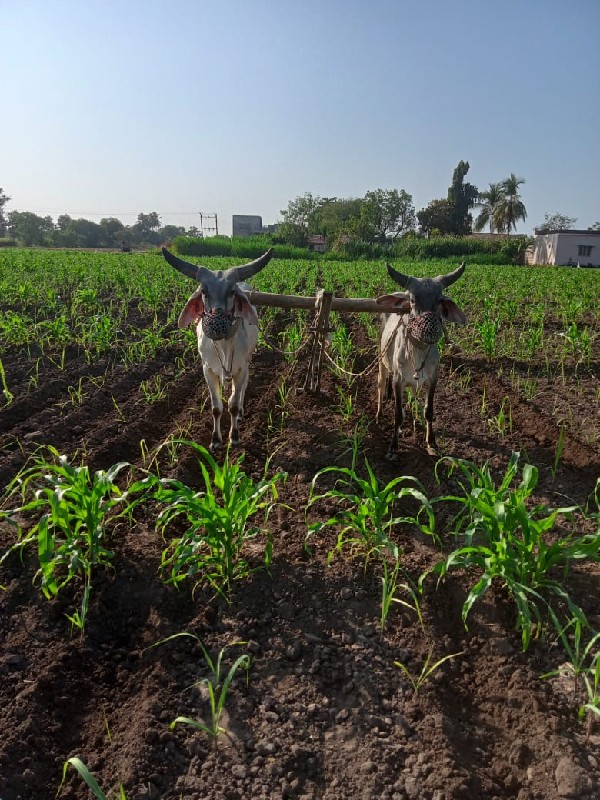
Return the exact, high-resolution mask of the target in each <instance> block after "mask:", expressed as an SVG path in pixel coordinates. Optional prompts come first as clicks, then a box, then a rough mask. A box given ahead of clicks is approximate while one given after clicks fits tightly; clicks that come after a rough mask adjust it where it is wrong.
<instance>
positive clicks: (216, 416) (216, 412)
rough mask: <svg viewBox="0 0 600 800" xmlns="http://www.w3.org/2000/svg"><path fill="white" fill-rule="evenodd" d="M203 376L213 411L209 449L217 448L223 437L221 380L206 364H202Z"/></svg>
mask: <svg viewBox="0 0 600 800" xmlns="http://www.w3.org/2000/svg"><path fill="white" fill-rule="evenodd" d="M204 378H205V380H206V383H207V385H208V391H209V392H210V402H211V405H212V413H213V432H212V439H211V442H210V449H211V450H218V449H219V447H220V446H221V444H222V443H223V437H222V436H221V414H222V413H223V401H222V400H221V381H220V380H219V376H218V375H217V374H216V372H213V371H212V369H211V368H210V367H209V366H208V365H207V364H205V365H204Z"/></svg>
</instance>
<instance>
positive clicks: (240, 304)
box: [162, 247, 273, 450]
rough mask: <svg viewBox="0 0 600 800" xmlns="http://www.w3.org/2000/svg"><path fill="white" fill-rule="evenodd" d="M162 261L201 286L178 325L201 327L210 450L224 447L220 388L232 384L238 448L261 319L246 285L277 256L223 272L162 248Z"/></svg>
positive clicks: (268, 254)
mask: <svg viewBox="0 0 600 800" xmlns="http://www.w3.org/2000/svg"><path fill="white" fill-rule="evenodd" d="M162 252H163V256H164V257H165V258H166V260H167V261H168V262H169V264H170V265H171V266H172V267H175V269H176V270H179V272H181V273H183V275H185V276H187V277H188V278H191V279H192V280H195V281H196V282H197V283H199V284H200V286H199V287H198V289H196V291H195V292H194V294H193V295H192V296H191V297H190V299H189V300H188V302H187V304H186V306H185V308H184V309H183V311H182V312H181V314H180V316H179V321H178V325H179V327H180V328H185V327H187V326H188V325H191V324H194V325H196V326H197V328H196V332H197V335H198V352H199V353H200V357H201V358H202V369H203V371H204V377H205V379H206V383H207V384H208V389H209V392H210V400H211V404H212V413H213V433H212V440H211V445H210V448H211V450H216V449H217V448H218V447H220V445H221V444H222V442H223V438H222V436H221V414H222V413H223V401H222V399H221V386H222V385H223V384H225V383H228V382H229V381H231V384H232V385H231V396H230V397H229V402H228V407H229V413H230V415H231V429H230V432H229V441H230V442H231V444H233V445H235V444H238V443H239V431H238V425H239V421H240V419H241V417H242V416H243V413H244V395H245V393H246V387H247V385H248V376H249V371H248V362H249V360H250V356H251V355H252V353H253V351H254V348H255V347H256V340H257V338H258V315H257V313H256V308H255V307H254V306H253V305H251V303H250V301H249V300H248V296H247V294H246V292H248V291H250V286H248V284H247V283H244V281H246V279H248V278H251V277H252V275H256V273H257V272H259V271H260V270H261V269H262V268H263V267H264V266H265V265H266V264H268V262H269V261H270V260H271V258H272V257H273V250H272V249H270V250H267V252H266V253H264V255H262V256H260V258H257V259H256V260H255V261H251V262H250V263H248V264H243V265H242V266H240V267H232V268H231V269H225V270H214V271H213V270H210V269H207V268H206V267H199V266H197V265H196V264H191V263H190V262H189V261H184V260H183V259H181V258H178V257H177V256H175V255H173V253H170V252H169V251H168V250H166V249H165V248H164V247H163V250H162Z"/></svg>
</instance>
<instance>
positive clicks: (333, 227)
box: [308, 197, 363, 240]
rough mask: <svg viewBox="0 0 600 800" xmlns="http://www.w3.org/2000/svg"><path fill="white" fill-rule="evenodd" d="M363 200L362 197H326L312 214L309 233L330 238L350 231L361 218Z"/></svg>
mask: <svg viewBox="0 0 600 800" xmlns="http://www.w3.org/2000/svg"><path fill="white" fill-rule="evenodd" d="M362 205H363V201H362V200H361V199H360V198H354V197H350V198H346V199H342V198H338V197H325V198H323V199H322V200H321V204H320V205H319V207H318V208H317V209H315V211H314V212H313V213H312V214H311V216H310V219H309V223H308V233H309V235H310V236H313V235H314V234H323V235H324V236H327V238H328V239H329V240H334V239H336V238H337V237H339V236H341V235H343V234H346V233H350V231H351V230H352V229H353V227H354V226H355V224H356V222H357V220H359V219H360V215H361V208H362Z"/></svg>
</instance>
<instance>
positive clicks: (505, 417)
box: [487, 397, 513, 437]
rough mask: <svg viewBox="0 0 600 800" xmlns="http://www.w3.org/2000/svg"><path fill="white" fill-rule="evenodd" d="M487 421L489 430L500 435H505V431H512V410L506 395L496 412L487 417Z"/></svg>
mask: <svg viewBox="0 0 600 800" xmlns="http://www.w3.org/2000/svg"><path fill="white" fill-rule="evenodd" d="M505 409H507V410H505ZM487 423H488V427H489V428H490V430H492V431H493V432H494V433H497V434H498V435H499V436H500V437H504V436H506V434H507V433H512V429H513V424H512V410H511V405H510V399H509V398H508V397H505V398H504V399H503V400H502V403H501V404H500V408H499V410H498V413H497V414H496V415H495V416H493V417H489V418H488V421H487Z"/></svg>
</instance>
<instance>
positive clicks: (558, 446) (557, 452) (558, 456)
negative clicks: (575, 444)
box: [550, 421, 566, 480]
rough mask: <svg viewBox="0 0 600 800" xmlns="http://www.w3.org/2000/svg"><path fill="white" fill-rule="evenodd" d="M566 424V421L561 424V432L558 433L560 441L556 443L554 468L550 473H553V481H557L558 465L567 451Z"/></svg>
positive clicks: (552, 467)
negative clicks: (565, 450)
mask: <svg viewBox="0 0 600 800" xmlns="http://www.w3.org/2000/svg"><path fill="white" fill-rule="evenodd" d="M565 427H566V426H565V423H564V421H563V422H562V423H561V426H560V430H559V432H558V441H557V443H556V449H555V451H554V461H553V462H552V466H551V468H550V471H551V472H552V479H553V480H556V473H557V471H558V465H559V463H560V459H561V458H562V454H563V452H564V449H565Z"/></svg>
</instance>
